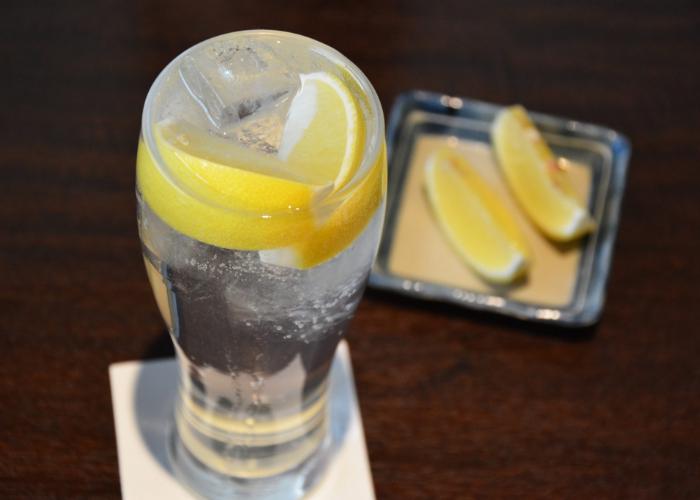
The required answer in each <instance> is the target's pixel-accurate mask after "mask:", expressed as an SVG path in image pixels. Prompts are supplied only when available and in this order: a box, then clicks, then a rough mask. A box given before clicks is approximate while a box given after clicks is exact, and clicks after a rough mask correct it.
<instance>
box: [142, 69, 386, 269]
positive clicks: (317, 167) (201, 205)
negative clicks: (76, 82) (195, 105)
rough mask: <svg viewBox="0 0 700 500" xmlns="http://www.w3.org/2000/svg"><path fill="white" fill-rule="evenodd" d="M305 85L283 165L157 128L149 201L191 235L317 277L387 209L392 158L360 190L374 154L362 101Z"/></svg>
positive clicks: (146, 177) (307, 80)
mask: <svg viewBox="0 0 700 500" xmlns="http://www.w3.org/2000/svg"><path fill="white" fill-rule="evenodd" d="M302 81H303V86H302V89H301V91H300V92H299V93H298V94H297V95H296V96H295V98H294V100H293V101H292V104H291V106H290V112H289V119H288V121H287V123H286V125H285V129H284V131H283V140H282V145H281V148H280V150H279V151H280V154H279V155H278V156H274V155H267V154H265V153H262V152H259V151H255V150H251V149H248V148H246V147H244V146H243V145H241V144H238V143H237V142H235V140H230V139H227V138H223V137H217V136H215V135H212V134H210V133H208V132H206V131H204V130H201V129H198V128H197V127H195V126H193V125H191V124H189V123H187V122H185V121H182V120H178V121H175V120H164V121H162V122H160V123H158V124H155V125H154V127H153V139H154V143H155V146H156V148H157V154H158V155H159V156H160V158H159V161H157V160H156V156H155V155H154V154H153V152H152V151H150V149H149V147H148V146H147V145H146V143H145V141H143V140H141V141H140V142H139V150H138V155H137V183H138V187H139V190H140V192H141V194H142V195H143V197H144V199H145V201H146V202H147V203H148V204H149V206H150V207H151V208H152V209H153V210H154V211H155V213H156V214H158V215H159V216H160V217H161V218H162V219H163V220H164V221H165V222H166V223H168V224H169V225H170V226H171V227H173V228H174V229H176V230H177V231H180V232H181V233H183V234H186V235H188V236H190V237H192V238H194V239H197V240H199V241H202V242H205V243H208V244H211V245H215V246H219V247H223V248H231V249H237V250H257V251H261V252H260V254H261V258H262V259H263V260H264V261H266V262H271V263H275V264H279V265H285V266H290V267H297V268H302V269H303V268H309V267H313V266H315V265H317V264H320V263H322V262H324V261H326V260H329V259H331V258H332V257H334V256H335V255H337V254H338V253H340V252H341V251H342V250H343V249H345V248H346V247H348V246H349V245H350V244H352V242H353V241H354V240H355V239H356V238H357V236H358V235H359V234H360V233H361V232H362V230H363V229H364V228H365V227H366V225H367V223H368V222H369V221H370V219H371V217H372V216H373V215H374V213H376V210H377V209H378V207H379V206H380V205H381V202H382V200H383V199H384V194H385V191H386V157H385V154H384V152H383V150H382V151H380V152H379V153H378V155H377V159H376V161H375V163H374V165H371V166H369V168H367V170H366V171H365V172H364V173H363V174H362V176H361V177H362V178H361V179H357V180H353V179H354V178H355V177H356V174H357V172H358V169H359V167H360V163H361V160H362V158H363V155H364V154H365V151H364V149H365V148H364V142H365V139H364V136H365V126H364V116H363V115H362V112H361V109H360V107H359V104H358V102H357V100H356V99H355V97H354V96H353V95H352V93H351V92H350V90H349V89H348V87H347V86H346V85H345V84H344V83H343V82H342V81H341V80H340V79H339V78H338V77H336V76H334V75H331V74H326V73H312V74H309V75H302ZM161 162H162V163H161ZM157 163H161V164H164V167H160V166H159V165H158V164H157ZM351 181H352V182H351ZM331 195H332V196H333V197H332V198H330V199H329V197H331Z"/></svg>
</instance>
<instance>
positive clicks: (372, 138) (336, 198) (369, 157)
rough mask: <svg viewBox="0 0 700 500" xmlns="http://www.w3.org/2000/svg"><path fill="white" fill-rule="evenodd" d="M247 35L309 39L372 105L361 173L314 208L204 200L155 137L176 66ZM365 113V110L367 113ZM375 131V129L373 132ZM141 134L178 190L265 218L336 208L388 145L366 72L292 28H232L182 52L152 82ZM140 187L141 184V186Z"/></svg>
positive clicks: (378, 103) (380, 109) (368, 111)
mask: <svg viewBox="0 0 700 500" xmlns="http://www.w3.org/2000/svg"><path fill="white" fill-rule="evenodd" d="M245 36H278V37H280V38H287V39H290V38H291V39H296V40H299V41H306V42H308V43H309V50H310V51H316V52H317V53H318V54H319V55H320V56H322V57H324V58H325V59H327V60H329V61H330V62H331V63H332V64H333V65H334V66H336V67H341V68H344V69H346V70H347V71H348V72H349V73H350V74H351V75H352V77H353V78H354V79H355V81H356V82H357V84H358V85H359V87H360V89H361V90H362V92H363V93H364V94H365V96H366V97H367V102H368V104H369V109H367V116H363V119H364V120H365V122H366V123H372V124H373V125H374V127H370V126H368V127H365V129H366V134H367V137H366V140H365V146H364V148H363V152H362V161H361V162H360V166H359V168H358V169H357V172H356V173H355V175H354V176H353V178H352V179H351V180H350V181H349V182H347V183H346V185H345V186H343V187H342V188H341V189H339V190H337V191H333V192H332V193H331V194H329V195H328V196H327V197H326V198H324V199H322V200H320V201H319V202H318V203H317V204H313V206H310V207H304V208H301V209H299V208H295V209H293V210H288V211H287V210H279V211H276V212H255V211H251V210H245V209H241V208H235V207H229V206H225V205H221V204H219V203H215V202H212V201H211V200H206V199H202V198H201V197H200V196H199V195H197V194H196V193H194V192H192V191H191V190H190V189H188V188H186V187H185V186H182V185H181V183H180V182H178V181H177V180H176V179H174V178H173V176H172V175H171V174H170V172H169V168H168V167H167V162H165V161H164V160H163V158H162V157H161V154H160V151H159V150H158V147H157V146H156V142H155V139H154V137H153V131H152V120H151V117H152V108H153V101H154V100H155V97H156V94H157V90H158V89H159V88H160V86H161V84H162V82H163V80H164V79H165V78H166V77H167V76H168V75H169V74H170V73H171V72H172V70H173V68H174V67H175V66H176V65H177V64H178V63H179V62H180V61H181V60H182V59H183V58H184V57H186V56H187V55H190V54H191V53H192V52H194V51H196V50H198V49H201V48H203V47H205V46H206V45H208V44H211V43H214V42H216V41H219V40H230V39H232V38H237V37H245ZM363 114H364V113H363ZM372 131H374V132H372ZM141 135H142V136H143V139H144V142H145V146H146V149H147V154H149V155H151V157H152V159H153V162H154V164H155V166H156V168H157V169H158V171H159V172H160V173H161V174H162V175H163V176H164V177H165V178H166V179H167V181H168V182H169V183H170V184H171V185H172V186H173V187H174V188H175V189H177V190H179V191H182V192H183V194H185V195H186V196H188V197H192V198H195V199H197V200H198V201H199V202H201V203H204V204H206V205H209V206H212V207H216V208H217V209H218V210H223V211H226V212H231V213H237V214H246V215H249V216H251V217H263V218H268V217H270V216H273V215H274V216H295V215H299V214H304V213H308V212H310V211H319V210H321V211H322V210H324V209H325V208H328V207H332V206H335V205H338V204H339V203H342V202H343V201H344V200H345V199H346V198H347V197H349V196H350V195H351V194H352V193H353V191H354V189H355V188H356V187H357V186H358V185H359V184H360V183H361V182H362V181H363V180H364V179H365V178H366V177H367V176H368V175H369V172H370V170H371V168H372V167H373V166H374V165H375V163H376V161H377V160H378V158H379V155H380V154H381V151H382V148H383V144H384V114H383V111H382V107H381V103H380V101H379V96H378V95H377V92H376V91H375V90H374V87H373V86H372V84H371V83H370V81H369V80H368V79H367V77H366V76H365V74H364V73H363V72H362V70H360V68H358V67H357V66H356V65H355V64H354V63H353V62H352V61H350V60H349V59H348V58H347V57H345V56H344V55H343V54H342V53H340V52H339V51H338V50H336V49H334V48H332V47H330V46H329V45H326V44H324V43H322V42H319V41H318V40H315V39H313V38H310V37H307V36H304V35H299V34H297V33H292V32H288V31H280V30H271V29H251V30H242V31H232V32H229V33H224V34H221V35H217V36H214V37H211V38H207V39H205V40H202V41H201V42H199V43H196V44H195V45H192V46H191V47H189V48H187V49H185V50H184V51H182V52H180V53H179V54H178V55H177V56H176V57H175V58H173V59H172V60H171V61H170V62H169V63H168V64H167V65H166V66H165V67H164V68H163V69H162V70H161V71H160V73H159V74H158V76H157V77H156V78H155V80H154V81H153V83H152V84H151V86H150V88H149V90H148V93H147V95H146V99H145V101H144V106H143V112H142V114H141ZM137 189H138V186H137Z"/></svg>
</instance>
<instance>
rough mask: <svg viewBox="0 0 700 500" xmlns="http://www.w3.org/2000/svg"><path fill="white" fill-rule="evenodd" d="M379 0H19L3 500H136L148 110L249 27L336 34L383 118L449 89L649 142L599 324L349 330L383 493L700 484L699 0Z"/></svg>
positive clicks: (8, 70)
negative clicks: (121, 421)
mask: <svg viewBox="0 0 700 500" xmlns="http://www.w3.org/2000/svg"><path fill="white" fill-rule="evenodd" d="M609 3H610V4H612V2H609ZM361 4H363V2H349V1H348V2H338V3H333V2H305V3H300V4H298V5H294V6H292V5H291V2H290V5H289V6H288V5H286V2H278V3H272V2H262V1H261V2H234V1H220V2H212V3H209V2H203V1H195V2H193V1H175V0H171V1H169V2H138V3H136V2H134V3H121V2H85V3H84V4H83V5H78V4H77V3H76V2H63V3H62V2H10V3H9V4H8V3H7V2H6V3H5V4H3V8H2V9H1V10H0V61H2V71H1V72H0V103H1V104H2V106H1V107H0V349H1V352H2V363H0V401H2V403H3V404H2V407H1V409H0V497H1V498H116V497H118V496H119V493H120V492H119V477H118V469H117V451H116V445H115V437H114V430H113V420H112V408H111V403H110V390H109V382H108V376H107V367H108V365H109V364H110V363H113V362H115V361H122V360H131V359H138V358H146V357H155V356H162V355H165V354H167V353H168V340H167V338H166V337H165V334H164V327H163V324H162V322H161V319H160V317H159V316H158V312H157V310H156V306H155V303H154V301H153V299H152V296H151V291H150V289H149V286H148V283H147V281H146V277H145V273H144V269H143V263H142V261H141V257H140V254H139V243H138V239H137V234H136V224H135V201H134V157H135V151H136V139H137V134H138V131H139V121H140V113H141V108H142V105H143V100H144V97H145V95H146V92H147V90H148V88H149V86H150V84H151V82H152V81H153V79H154V78H155V76H156V74H157V73H158V72H159V71H160V69H161V68H162V67H163V66H164V65H165V64H166V63H167V62H168V61H169V60H170V59H172V58H173V57H174V56H175V55H177V54H178V53H179V52H180V51H182V50H183V49H185V48H187V47H188V46H190V45H192V44H194V43H195V42H198V41H200V40H202V39H204V38H208V37H209V36H212V35H214V34H219V33H224V32H228V31H234V30H240V29H245V28H253V27H271V28H277V29H283V30H289V31H295V32H299V33H303V34H306V35H308V36H311V37H313V38H316V39H319V40H321V41H323V42H326V43H328V44H330V45H332V46H333V47H336V48H337V49H339V50H340V51H342V52H343V53H345V54H346V55H347V56H348V57H350V59H352V60H353V61H355V62H356V63H357V64H358V65H359V66H360V67H361V68H362V69H363V70H364V71H365V72H366V74H367V76H368V77H369V79H370V80H371V81H372V82H373V83H374V85H375V87H376V88H377V91H378V93H379V95H380V97H381V100H382V103H383V105H384V109H385V110H386V111H387V112H388V110H389V108H390V106H391V104H392V101H393V99H394V97H395V96H396V95H397V94H399V93H400V92H401V91H403V90H407V89H410V88H421V89H428V90H436V91H443V92H447V93H451V94H454V95H463V96H468V97H473V98H477V99H482V100H487V101H493V102H500V103H512V102H521V103H524V104H525V105H527V106H528V107H529V108H531V109H533V110H540V111H545V112H550V113H553V114H558V115H563V116H570V117H574V118H577V119H580V120H583V121H591V122H595V123H601V124H605V125H608V126H610V127H613V128H616V129H619V130H621V131H623V132H624V133H626V134H627V135H628V136H629V138H630V139H631V142H632V145H633V154H632V161H631V165H630V171H629V177H628V187H627V193H626V196H625V200H624V204H623V210H622V224H621V228H620V233H619V236H618V241H617V245H616V252H615V256H614V262H613V269H612V275H611V278H610V282H609V287H608V300H607V305H606V309H605V312H604V315H603V317H602V320H601V321H600V323H599V324H598V325H597V326H595V327H593V328H590V329H587V330H583V331H569V330H558V329H553V328H545V327H543V326H538V325H531V324H523V323H519V322H516V321H510V320H504V319H499V318H496V317H492V316H488V315H484V314H476V313H470V312H467V311H462V310H459V309H457V308H454V307H448V306H440V305H431V304H424V303H420V302H417V301H412V300H408V299H402V298H399V297H396V296H393V295H391V294H386V293H379V292H374V291H369V292H368V293H367V295H366V297H365V299H364V301H363V303H362V305H361V307H360V310H359V312H358V314H357V318H356V320H355V321H354V323H353V325H352V331H351V333H350V335H349V339H350V343H351V347H352V353H353V361H354V365H355V374H356V378H357V386H358V391H359V397H360V402H361V406H362V413H363V416H364V423H365V430H366V435H367V442H368V447H369V453H370V459H371V463H372V472H373V475H374V480H375V485H376V491H377V494H378V497H379V498H380V499H408V498H416V499H434V498H447V499H452V498H468V497H475V498H510V497H551V498H560V497H566V498H664V499H666V498H698V497H700V419H699V417H698V414H699V413H700V397H698V396H699V395H700V326H699V325H700V322H699V320H700V315H699V313H698V310H699V309H700V304H699V300H698V297H699V295H700V294H699V293H698V289H699V287H700V266H699V265H698V263H697V259H698V256H699V255H700V203H699V201H700V199H699V198H700V148H699V146H698V145H699V144H700V90H699V89H700V71H699V68H698V66H700V56H699V54H700V9H699V7H698V4H697V3H695V2H692V1H688V2H675V3H668V2H665V3H664V2H633V3H632V2H630V3H629V5H627V6H624V5H620V4H619V3H616V5H614V6H613V5H606V3H605V2H600V3H599V4H598V3H596V4H594V3H591V2H581V3H580V4H576V3H573V2H543V1H539V0H538V1H531V2H499V1H486V2H470V3H467V2H464V3H462V2H451V3H442V2H426V1H425V0H421V1H415V0H414V1H412V2H386V3H383V2H369V3H368V5H361Z"/></svg>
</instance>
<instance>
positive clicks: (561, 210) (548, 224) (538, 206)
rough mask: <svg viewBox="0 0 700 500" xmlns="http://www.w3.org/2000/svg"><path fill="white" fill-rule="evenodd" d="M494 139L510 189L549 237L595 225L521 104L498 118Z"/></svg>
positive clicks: (566, 236)
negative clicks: (574, 194)
mask: <svg viewBox="0 0 700 500" xmlns="http://www.w3.org/2000/svg"><path fill="white" fill-rule="evenodd" d="M491 135H492V140H493V144H494V148H495V150H496V155H497V156H498V161H499V163H500V165H501V168H502V170H503V173H504V174H505V178H506V180H507V181H508V185H509V186H510V188H511V191H512V192H513V194H514V195H515V197H516V199H517V200H518V202H519V203H520V205H521V206H522V208H523V209H524V211H525V213H526V214H527V215H528V217H529V218H530V219H531V220H532V222H533V223H534V224H535V225H536V226H537V227H538V228H539V229H540V230H541V231H542V232H543V233H544V234H545V235H546V236H548V237H549V238H552V239H554V240H557V241H571V240H574V239H576V238H578V237H579V236H582V235H583V234H586V233H588V232H590V231H592V230H593V229H594V228H595V223H594V221H593V219H592V218H591V217H590V215H589V214H588V211H587V210H586V209H585V208H584V207H582V206H581V205H580V204H579V202H578V201H577V200H576V198H575V197H574V196H573V192H572V189H571V187H570V182H569V180H568V176H567V173H566V172H565V171H563V170H561V169H560V168H559V167H558V165H557V162H556V159H555V157H554V155H553V154H552V152H551V150H550V149H549V147H548V146H547V144H546V143H545V141H544V140H543V139H542V136H541V135H540V133H539V132H538V130H537V128H536V127H535V126H534V125H533V123H532V122H531V121H530V119H529V117H528V116H527V113H526V112H525V109H524V108H523V107H522V106H512V107H509V108H506V109H504V110H503V111H501V112H500V113H499V114H498V116H497V117H496V119H495V121H494V124H493V127H492V130H491Z"/></svg>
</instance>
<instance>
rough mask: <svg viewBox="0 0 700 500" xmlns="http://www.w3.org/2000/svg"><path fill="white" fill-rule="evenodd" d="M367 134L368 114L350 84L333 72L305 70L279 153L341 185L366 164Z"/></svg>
mask: <svg viewBox="0 0 700 500" xmlns="http://www.w3.org/2000/svg"><path fill="white" fill-rule="evenodd" d="M364 138H365V127H364V120H362V117H361V111H360V108H359V106H358V103H357V101H356V99H355V98H354V97H353V95H352V93H351V92H350V90H349V89H348V88H347V86H346V85H345V84H344V83H343V82H342V81H341V80H340V79H339V78H338V77H337V76H335V75H333V74H331V73H323V72H318V73H310V74H305V75H301V90H300V91H299V93H298V94H297V95H296V96H295V97H294V100H293V101H292V104H291V106H290V108H289V113H288V115H287V121H286V123H285V126H284V130H283V132H282V142H281V144H280V147H279V151H278V156H279V157H280V158H281V159H282V160H284V161H285V162H287V163H288V164H290V165H296V166H299V167H301V168H303V172H304V175H305V176H307V177H309V178H324V179H328V180H330V181H332V182H333V183H334V186H335V187H336V189H339V188H341V187H342V186H344V185H345V184H346V183H347V182H348V181H349V180H350V179H352V177H353V176H354V175H355V173H356V172H357V169H358V168H359V166H360V160H361V155H362V152H363V150H364Z"/></svg>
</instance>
